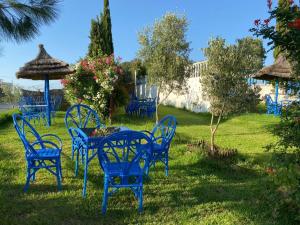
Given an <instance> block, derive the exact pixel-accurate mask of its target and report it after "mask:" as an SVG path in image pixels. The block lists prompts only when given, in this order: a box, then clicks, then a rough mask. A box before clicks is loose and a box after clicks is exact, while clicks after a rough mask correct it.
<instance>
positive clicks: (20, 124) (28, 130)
mask: <svg viewBox="0 0 300 225" xmlns="http://www.w3.org/2000/svg"><path fill="white" fill-rule="evenodd" d="M12 117H13V123H14V127H15V129H16V131H17V133H18V135H19V137H20V139H21V141H22V143H23V145H24V148H25V151H26V153H25V154H26V156H28V155H29V154H36V151H35V149H34V147H33V146H32V145H33V144H34V143H36V142H38V144H39V145H40V146H41V148H44V145H43V143H42V142H41V137H40V135H39V134H38V132H37V131H36V130H35V129H34V128H33V126H32V125H31V124H30V123H29V122H28V121H27V120H26V119H25V118H24V117H23V116H21V115H19V114H13V116H12Z"/></svg>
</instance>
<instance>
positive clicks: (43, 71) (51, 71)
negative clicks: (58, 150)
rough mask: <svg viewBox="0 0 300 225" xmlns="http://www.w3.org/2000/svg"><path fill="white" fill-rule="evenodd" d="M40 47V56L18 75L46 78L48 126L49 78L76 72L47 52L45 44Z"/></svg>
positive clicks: (62, 76)
mask: <svg viewBox="0 0 300 225" xmlns="http://www.w3.org/2000/svg"><path fill="white" fill-rule="evenodd" d="M39 49H40V52H39V54H38V56H37V57H36V58H35V59H34V60H32V61H30V62H28V63H26V64H25V65H24V66H23V67H21V68H20V70H19V71H18V72H17V73H16V75H17V78H18V79H19V78H23V79H31V80H45V91H44V98H45V103H46V116H47V123H48V126H51V116H50V114H51V104H50V94H49V80H58V79H62V78H64V77H65V76H66V75H67V74H71V73H74V72H75V71H74V70H73V69H71V68H70V67H69V64H67V63H65V62H63V61H60V60H57V59H54V58H52V57H51V56H50V55H49V54H48V53H47V52H46V50H45V49H44V46H43V45H39Z"/></svg>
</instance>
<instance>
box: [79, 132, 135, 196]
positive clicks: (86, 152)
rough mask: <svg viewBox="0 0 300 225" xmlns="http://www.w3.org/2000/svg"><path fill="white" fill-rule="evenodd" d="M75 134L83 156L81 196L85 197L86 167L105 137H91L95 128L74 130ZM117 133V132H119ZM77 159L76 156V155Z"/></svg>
mask: <svg viewBox="0 0 300 225" xmlns="http://www.w3.org/2000/svg"><path fill="white" fill-rule="evenodd" d="M117 128H119V131H125V130H130V129H129V128H127V127H117ZM74 130H75V131H76V133H77V134H78V137H77V140H76V142H77V143H78V146H80V148H81V151H82V154H83V156H84V162H83V163H84V177H83V189H82V196H83V197H86V184H87V178H88V165H89V163H90V162H91V161H92V159H93V158H94V157H95V156H96V155H97V149H98V146H99V143H100V142H101V141H102V139H103V138H104V137H105V136H92V133H93V131H94V130H95V128H76V129H75V128H74ZM119 131H118V132H119ZM77 157H78V154H77ZM75 175H76V176H77V175H78V158H77V160H76V166H75Z"/></svg>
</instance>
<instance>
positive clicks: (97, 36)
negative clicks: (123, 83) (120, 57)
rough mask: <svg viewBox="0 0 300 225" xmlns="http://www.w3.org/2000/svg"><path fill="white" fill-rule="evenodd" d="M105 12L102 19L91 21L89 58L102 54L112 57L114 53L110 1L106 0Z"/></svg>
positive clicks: (101, 16)
mask: <svg viewBox="0 0 300 225" xmlns="http://www.w3.org/2000/svg"><path fill="white" fill-rule="evenodd" d="M103 11H104V12H103V13H101V15H100V18H99V17H97V19H96V20H94V19H92V21H91V31H90V40H91V42H90V44H89V49H88V56H90V57H97V56H99V55H101V54H106V55H111V54H112V53H113V52H114V46H113V38H112V32H111V18H110V9H109V1H108V0H104V10H103Z"/></svg>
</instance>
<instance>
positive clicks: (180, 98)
mask: <svg viewBox="0 0 300 225" xmlns="http://www.w3.org/2000/svg"><path fill="white" fill-rule="evenodd" d="M206 66H207V61H201V62H196V63H194V64H193V65H192V71H193V72H192V76H191V77H190V78H189V79H188V81H187V90H186V92H185V93H175V92H173V93H171V94H170V95H169V96H168V97H167V98H166V99H165V100H164V102H163V104H164V105H172V106H175V107H177V108H185V109H188V110H190V111H193V112H208V111H209V107H210V103H209V101H206V100H205V99H204V97H203V88H202V85H201V82H200V78H201V74H202V72H203V70H204V69H205V67H206ZM256 82H257V81H256ZM249 85H256V86H259V87H260V88H261V91H260V97H261V99H264V96H265V95H266V94H269V95H271V97H272V98H273V99H274V96H275V89H274V87H273V86H272V84H269V83H266V82H262V81H260V82H257V83H256V84H255V82H254V83H253V81H251V82H249ZM156 90H157V89H156V87H153V86H152V87H151V86H149V85H148V84H147V82H146V79H141V80H139V81H138V82H137V86H136V95H137V97H138V98H155V97H156ZM160 99H164V93H163V94H162V96H161V98H160ZM278 99H279V101H281V100H285V99H287V95H286V94H285V90H283V89H279V97H278ZM289 99H292V98H290V97H289Z"/></svg>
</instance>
